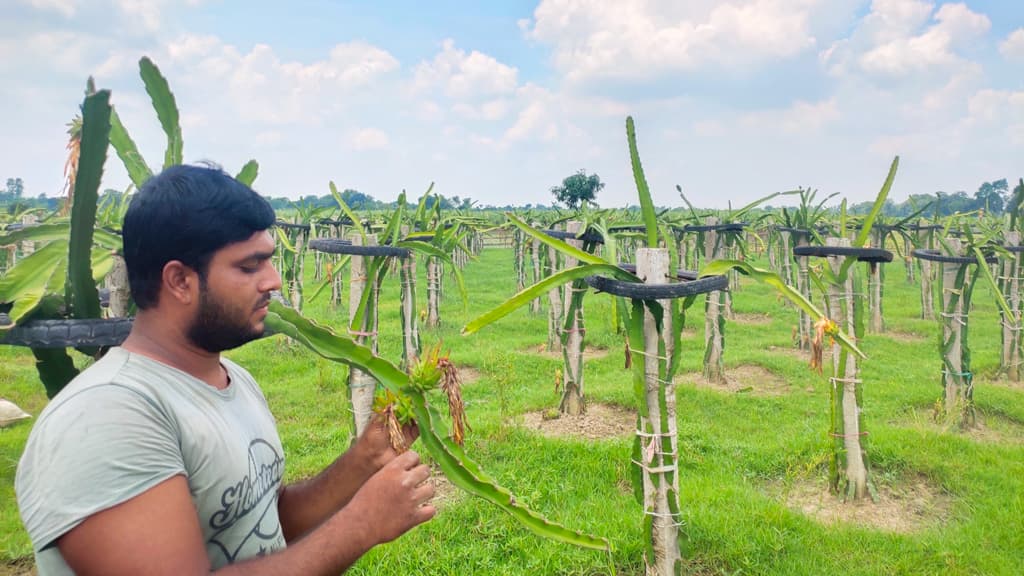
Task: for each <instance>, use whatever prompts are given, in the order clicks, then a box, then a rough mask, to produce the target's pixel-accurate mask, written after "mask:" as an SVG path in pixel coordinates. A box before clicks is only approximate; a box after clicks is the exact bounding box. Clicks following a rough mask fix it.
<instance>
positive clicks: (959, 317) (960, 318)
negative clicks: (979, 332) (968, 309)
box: [939, 312, 967, 326]
mask: <svg viewBox="0 0 1024 576" xmlns="http://www.w3.org/2000/svg"><path fill="white" fill-rule="evenodd" d="M939 316H942V317H943V318H949V319H950V320H952V321H953V322H957V323H959V324H960V325H961V326H967V321H966V320H964V319H965V318H967V314H964V313H963V312H939Z"/></svg>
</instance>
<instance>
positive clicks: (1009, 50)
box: [999, 28, 1024, 62]
mask: <svg viewBox="0 0 1024 576" xmlns="http://www.w3.org/2000/svg"><path fill="white" fill-rule="evenodd" d="M999 53H1000V54H1002V55H1003V58H1006V59H1007V60H1011V61H1017V62H1024V28H1017V29H1016V30H1014V31H1013V32H1011V33H1010V35H1009V36H1007V37H1006V40H1003V41H1002V43H1000V44H999Z"/></svg>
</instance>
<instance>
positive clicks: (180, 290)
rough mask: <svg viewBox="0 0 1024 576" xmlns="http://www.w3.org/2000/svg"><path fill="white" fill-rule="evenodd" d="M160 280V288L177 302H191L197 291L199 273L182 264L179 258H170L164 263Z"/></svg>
mask: <svg viewBox="0 0 1024 576" xmlns="http://www.w3.org/2000/svg"><path fill="white" fill-rule="evenodd" d="M161 280H162V284H163V286H162V289H163V290H165V291H167V293H168V295H169V296H170V297H171V298H173V299H174V300H175V301H177V302H178V303H179V304H182V305H185V306H188V305H190V304H192V302H193V300H194V299H195V298H196V297H197V294H198V293H199V274H197V273H196V271H195V270H193V269H191V268H189V267H188V266H186V265H184V264H182V263H181V261H180V260H171V261H170V262H168V263H167V264H164V271H163V275H162V278H161Z"/></svg>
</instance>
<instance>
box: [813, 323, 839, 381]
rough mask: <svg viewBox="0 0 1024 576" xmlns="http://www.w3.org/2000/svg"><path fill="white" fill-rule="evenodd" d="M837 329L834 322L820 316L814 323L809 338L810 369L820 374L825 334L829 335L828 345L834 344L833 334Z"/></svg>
mask: <svg viewBox="0 0 1024 576" xmlns="http://www.w3.org/2000/svg"><path fill="white" fill-rule="evenodd" d="M838 331H839V327H838V326H836V323H835V322H833V321H831V320H829V319H828V318H826V317H824V316H822V317H821V318H820V319H819V320H818V321H817V322H815V323H814V338H813V339H812V340H811V369H812V370H817V371H818V374H821V356H822V353H823V352H824V347H825V335H826V334H827V335H828V336H829V346H831V345H833V344H835V334H836V332H838Z"/></svg>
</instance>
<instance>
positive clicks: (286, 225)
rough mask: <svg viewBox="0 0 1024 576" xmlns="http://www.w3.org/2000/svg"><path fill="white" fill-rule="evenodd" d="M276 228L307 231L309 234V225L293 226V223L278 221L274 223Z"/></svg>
mask: <svg viewBox="0 0 1024 576" xmlns="http://www.w3.org/2000/svg"><path fill="white" fill-rule="evenodd" d="M274 226H277V227H278V228H284V229H285V230H305V231H306V232H309V224H292V223H291V222H281V221H280V220H278V221H277V222H274Z"/></svg>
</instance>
